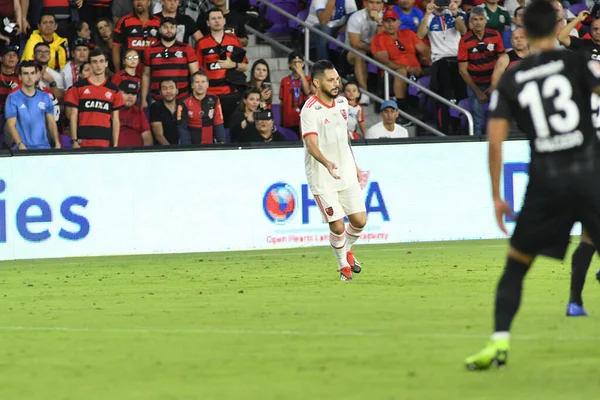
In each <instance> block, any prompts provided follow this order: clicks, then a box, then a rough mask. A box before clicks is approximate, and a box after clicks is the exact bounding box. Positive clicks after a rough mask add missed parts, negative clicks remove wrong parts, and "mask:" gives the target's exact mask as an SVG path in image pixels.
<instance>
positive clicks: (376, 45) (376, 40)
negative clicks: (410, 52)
mask: <svg viewBox="0 0 600 400" xmlns="http://www.w3.org/2000/svg"><path fill="white" fill-rule="evenodd" d="M384 50H385V49H384V48H383V46H382V45H381V35H378V34H377V35H375V36H373V39H372V40H371V53H373V54H375V53H377V52H378V51H384Z"/></svg>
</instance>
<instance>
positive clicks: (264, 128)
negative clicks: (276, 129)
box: [256, 119, 273, 134]
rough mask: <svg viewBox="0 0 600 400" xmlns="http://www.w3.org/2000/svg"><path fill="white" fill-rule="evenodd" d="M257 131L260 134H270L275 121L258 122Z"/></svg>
mask: <svg viewBox="0 0 600 400" xmlns="http://www.w3.org/2000/svg"><path fill="white" fill-rule="evenodd" d="M256 130H257V131H259V132H260V133H265V134H266V133H269V132H271V131H272V130H273V120H272V119H267V120H262V121H256Z"/></svg>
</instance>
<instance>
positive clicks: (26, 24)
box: [21, 18, 31, 33]
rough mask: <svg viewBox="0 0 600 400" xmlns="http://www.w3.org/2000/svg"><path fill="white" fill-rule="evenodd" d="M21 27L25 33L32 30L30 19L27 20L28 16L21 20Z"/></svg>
mask: <svg viewBox="0 0 600 400" xmlns="http://www.w3.org/2000/svg"><path fill="white" fill-rule="evenodd" d="M21 27H22V32H23V33H27V32H29V31H30V30H31V26H30V25H29V21H27V18H23V21H21Z"/></svg>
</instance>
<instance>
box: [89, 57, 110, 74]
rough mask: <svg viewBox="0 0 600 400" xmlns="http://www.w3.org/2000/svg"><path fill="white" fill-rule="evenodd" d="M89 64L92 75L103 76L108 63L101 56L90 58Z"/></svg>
mask: <svg viewBox="0 0 600 400" xmlns="http://www.w3.org/2000/svg"><path fill="white" fill-rule="evenodd" d="M90 64H91V65H92V75H94V76H104V73H105V72H106V67H107V65H108V62H107V61H106V57H105V56H104V54H103V55H100V56H96V57H92V58H90Z"/></svg>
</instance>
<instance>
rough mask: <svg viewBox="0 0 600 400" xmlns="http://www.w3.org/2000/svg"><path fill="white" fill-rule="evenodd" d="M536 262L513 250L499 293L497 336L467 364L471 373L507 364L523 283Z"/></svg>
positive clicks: (467, 361) (494, 335)
mask: <svg viewBox="0 0 600 400" xmlns="http://www.w3.org/2000/svg"><path fill="white" fill-rule="evenodd" d="M534 259H535V256H532V255H529V254H525V253H522V252H520V251H518V250H516V249H514V248H512V247H511V248H510V249H509V251H508V257H507V260H506V267H505V268H504V272H503V274H502V277H501V278H500V282H498V288H497V290H496V304H495V310H494V333H493V334H492V337H491V339H490V341H489V342H488V344H487V346H486V347H485V348H484V349H483V350H481V351H480V352H478V353H476V354H474V355H472V356H471V357H468V358H467V359H466V360H465V364H466V366H467V368H468V369H470V370H481V369H488V368H489V367H491V366H495V367H501V366H504V365H505V364H506V361H507V359H508V351H509V347H510V342H509V341H510V333H509V331H510V325H511V324H512V321H513V319H514V318H515V315H516V314H517V311H518V310H519V306H520V305H521V295H522V292H523V280H524V279H525V275H526V274H527V271H528V270H529V268H530V266H531V263H532V262H533V260H534Z"/></svg>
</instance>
